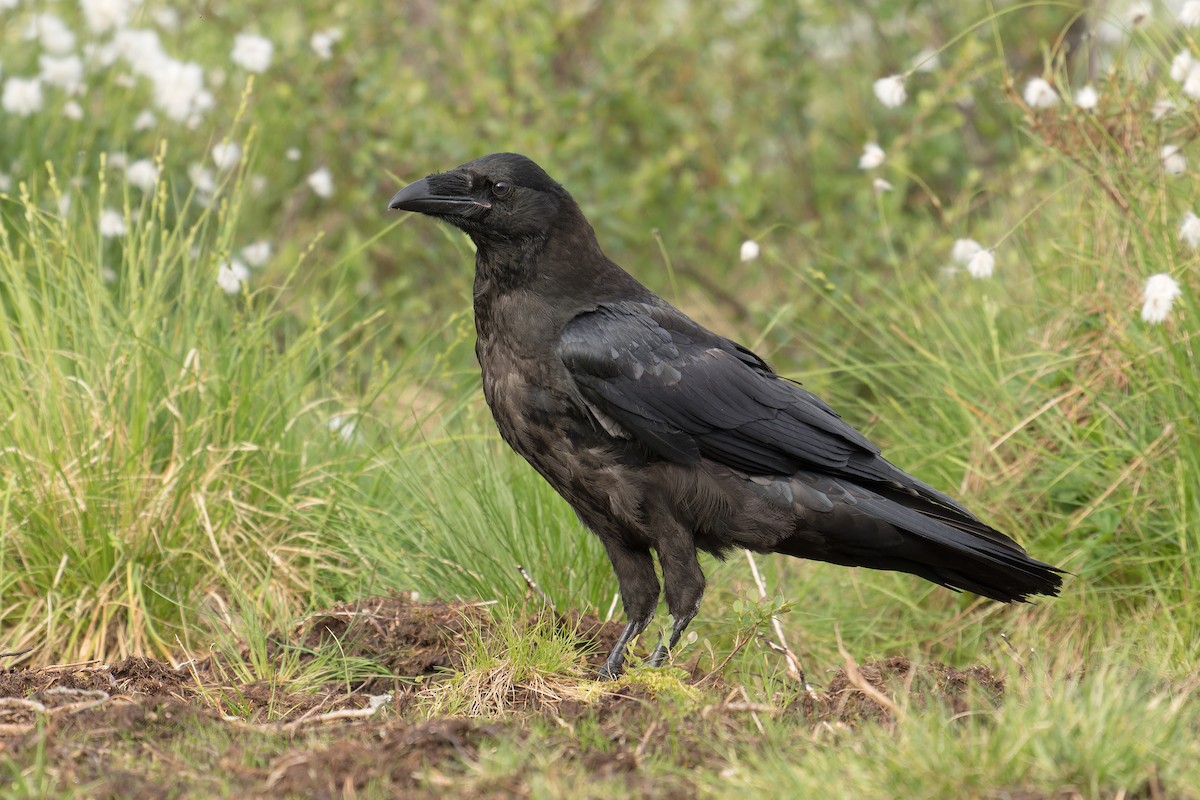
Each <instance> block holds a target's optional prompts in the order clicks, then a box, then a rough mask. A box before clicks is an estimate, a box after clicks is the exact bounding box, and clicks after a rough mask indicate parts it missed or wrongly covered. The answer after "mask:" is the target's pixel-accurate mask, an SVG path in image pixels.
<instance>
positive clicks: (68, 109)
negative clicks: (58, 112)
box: [63, 100, 83, 122]
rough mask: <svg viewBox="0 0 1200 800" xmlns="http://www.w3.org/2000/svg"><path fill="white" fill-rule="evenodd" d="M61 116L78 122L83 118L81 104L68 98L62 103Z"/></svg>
mask: <svg viewBox="0 0 1200 800" xmlns="http://www.w3.org/2000/svg"><path fill="white" fill-rule="evenodd" d="M63 116H64V117H66V118H67V119H70V120H75V121H76V122H78V121H79V120H81V119H83V106H81V105H79V103H77V102H75V101H74V100H68V101H67V102H66V103H64V104H63Z"/></svg>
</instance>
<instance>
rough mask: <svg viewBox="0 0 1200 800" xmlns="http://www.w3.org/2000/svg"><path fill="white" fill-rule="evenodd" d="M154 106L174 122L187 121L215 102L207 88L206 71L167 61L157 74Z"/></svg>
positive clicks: (154, 78) (170, 60)
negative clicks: (205, 83) (205, 84)
mask: <svg viewBox="0 0 1200 800" xmlns="http://www.w3.org/2000/svg"><path fill="white" fill-rule="evenodd" d="M153 80H154V104H155V105H156V106H158V109H159V110H160V111H162V112H163V113H164V114H166V115H167V118H168V119H171V120H174V121H175V122H187V121H188V120H190V119H191V118H192V117H193V116H195V115H198V114H202V113H204V112H205V111H208V110H209V109H210V108H212V106H213V104H214V103H215V102H216V100H215V98H214V97H213V96H212V93H211V92H209V91H208V90H207V89H205V88H204V69H203V68H202V67H201V66H200V65H199V64H196V63H194V62H191V61H187V62H184V61H175V60H173V59H167V60H166V61H165V62H163V63H162V64H160V65H159V69H158V71H157V72H155V73H154V77H153Z"/></svg>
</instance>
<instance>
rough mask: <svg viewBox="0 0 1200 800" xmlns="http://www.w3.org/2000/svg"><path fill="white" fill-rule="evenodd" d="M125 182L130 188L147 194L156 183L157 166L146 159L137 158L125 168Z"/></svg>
mask: <svg viewBox="0 0 1200 800" xmlns="http://www.w3.org/2000/svg"><path fill="white" fill-rule="evenodd" d="M125 180H127V181H129V185H130V186H134V187H136V188H138V189H141V190H142V191H143V192H149V191H151V190H152V189H154V184H156V183H158V166H157V165H156V164H155V163H154V162H153V161H151V160H150V159H148V158H139V159H138V160H137V161H134V162H133V163H132V164H130V165H129V166H128V167H126V169H125Z"/></svg>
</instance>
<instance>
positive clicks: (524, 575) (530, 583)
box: [516, 564, 558, 614]
mask: <svg viewBox="0 0 1200 800" xmlns="http://www.w3.org/2000/svg"><path fill="white" fill-rule="evenodd" d="M516 566H517V572H520V573H521V577H522V578H524V579H525V583H526V585H528V586H529V588H530V589H532V590H533V591H535V592H537V595H538V596H539V597H541V598H542V602H543V603H545V604H546V605H547V606H549V607H550V610H551V611H553V612H554V613H555V614H557V613H558V609H557V608H555V606H554V602H553V601H552V600H551V599H550V598H549V597H548V596H547V595H546V593H545V592H543V591H542V587H540V586H538V585H537V581H535V580H534V579H533V576H532V575H530V574H529V573H528V572H527V571H526V570H525V568H524V567H522V566H521V565H520V564H517V565H516Z"/></svg>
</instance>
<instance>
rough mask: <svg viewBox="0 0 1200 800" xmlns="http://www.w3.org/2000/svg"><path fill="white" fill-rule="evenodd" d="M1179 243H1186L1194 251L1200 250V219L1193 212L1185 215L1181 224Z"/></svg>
mask: <svg viewBox="0 0 1200 800" xmlns="http://www.w3.org/2000/svg"><path fill="white" fill-rule="evenodd" d="M1179 241H1181V242H1186V243H1187V246H1188V247H1190V248H1192V249H1193V250H1196V249H1200V217H1197V216H1196V215H1195V214H1193V213H1192V212H1191V211H1188V212H1187V213H1185V214H1184V215H1183V222H1181V223H1180V224H1179Z"/></svg>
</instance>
